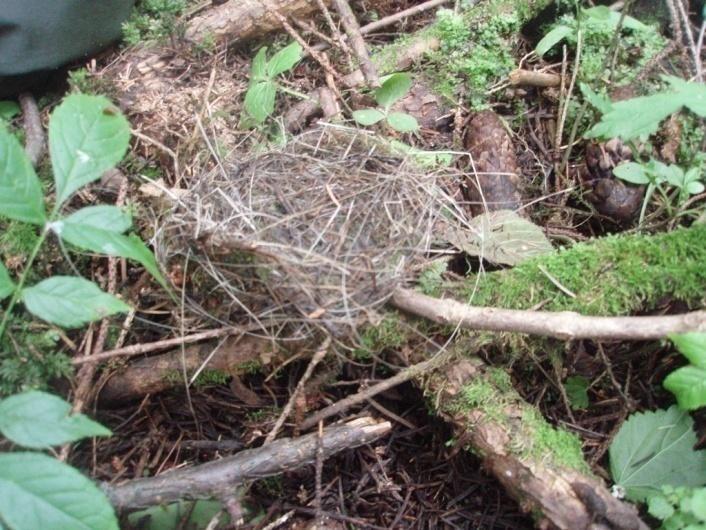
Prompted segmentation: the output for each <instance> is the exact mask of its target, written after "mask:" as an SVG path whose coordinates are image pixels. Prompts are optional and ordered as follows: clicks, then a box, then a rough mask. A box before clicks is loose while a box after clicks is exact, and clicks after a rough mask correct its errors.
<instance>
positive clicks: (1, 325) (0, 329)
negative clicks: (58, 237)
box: [0, 225, 49, 339]
mask: <svg viewBox="0 0 706 530" xmlns="http://www.w3.org/2000/svg"><path fill="white" fill-rule="evenodd" d="M48 233H49V228H48V225H45V226H44V227H43V228H42V233H41V234H40V236H39V239H38V240H37V243H36V244H35V245H34V248H33V249H32V253H31V254H30V255H29V259H28V260H27V263H26V265H25V268H24V270H23V271H22V274H21V275H20V279H19V281H18V282H17V286H16V287H15V291H14V292H13V293H12V298H11V299H10V303H9V304H7V308H6V309H5V313H4V314H3V316H2V322H0V339H2V337H3V335H4V334H5V330H6V329H7V324H8V322H9V321H10V315H11V314H12V310H13V309H14V308H15V304H17V302H18V301H19V299H20V295H21V294H22V288H23V287H24V285H25V282H26V281H27V276H29V271H30V270H31V269H32V264H33V263H34V260H35V259H36V258H37V254H38V253H39V249H40V248H41V247H42V245H43V244H44V241H45V240H46V239H47V234H48Z"/></svg>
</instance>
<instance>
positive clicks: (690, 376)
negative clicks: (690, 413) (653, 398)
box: [663, 333, 706, 410]
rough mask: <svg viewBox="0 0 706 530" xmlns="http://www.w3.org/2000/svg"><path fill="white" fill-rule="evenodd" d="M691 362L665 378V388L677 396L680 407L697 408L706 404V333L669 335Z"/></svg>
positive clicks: (685, 408) (686, 408)
mask: <svg viewBox="0 0 706 530" xmlns="http://www.w3.org/2000/svg"><path fill="white" fill-rule="evenodd" d="M669 338H670V339H671V340H672V342H673V343H674V345H675V346H676V347H677V350H679V352H681V354H682V355H684V357H686V358H687V359H689V362H690V363H691V364H690V365H688V366H684V367H682V368H678V369H677V370H675V371H673V372H672V373H671V374H669V375H668V376H667V377H666V378H665V379H664V383H663V384H664V388H666V389H667V390H669V391H670V392H671V393H672V394H674V395H675V396H676V398H677V403H678V404H679V407H681V408H682V409H684V410H696V409H698V408H701V407H705V406H706V333H684V334H681V335H670V337H669Z"/></svg>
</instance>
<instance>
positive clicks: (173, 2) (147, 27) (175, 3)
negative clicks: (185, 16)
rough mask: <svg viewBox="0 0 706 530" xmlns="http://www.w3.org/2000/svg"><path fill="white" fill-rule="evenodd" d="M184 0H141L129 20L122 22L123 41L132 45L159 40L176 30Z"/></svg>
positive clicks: (184, 5) (184, 3) (184, 4)
mask: <svg viewBox="0 0 706 530" xmlns="http://www.w3.org/2000/svg"><path fill="white" fill-rule="evenodd" d="M186 4H187V2H186V0H141V1H140V2H139V3H138V4H137V6H136V7H135V9H134V10H133V12H132V14H131V15H130V20H128V21H127V22H125V23H124V24H123V37H124V39H125V42H126V43H127V44H129V45H130V46H134V45H136V44H139V43H140V42H144V41H150V40H152V41H160V40H163V39H166V38H167V37H169V36H171V35H172V34H173V33H174V32H175V31H176V30H177V22H178V17H179V16H180V15H181V13H182V12H183V11H184V9H185V8H186Z"/></svg>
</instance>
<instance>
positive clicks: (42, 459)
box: [0, 453, 119, 530]
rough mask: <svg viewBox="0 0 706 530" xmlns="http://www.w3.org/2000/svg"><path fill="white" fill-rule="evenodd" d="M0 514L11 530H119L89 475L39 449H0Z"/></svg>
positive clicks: (101, 494)
mask: <svg viewBox="0 0 706 530" xmlns="http://www.w3.org/2000/svg"><path fill="white" fill-rule="evenodd" d="M0 519H2V520H3V522H4V523H5V524H7V525H8V526H9V527H10V528H11V529H12V530H39V529H47V530H48V529H51V530H119V528H118V521H117V519H116V517H115V513H114V512H113V508H112V507H111V505H110V503H109V502H108V499H107V498H106V496H105V494H104V493H103V492H101V491H100V490H99V489H98V488H97V487H96V485H95V484H94V483H93V482H92V481H90V480H89V479H88V478H86V477H84V476H83V475H82V474H81V473H79V472H78V471H77V470H76V469H74V468H72V467H71V466H68V465H66V464H64V463H62V462H59V461H58V460H56V459H54V458H51V457H49V456H47V455H44V454H41V453H3V454H0Z"/></svg>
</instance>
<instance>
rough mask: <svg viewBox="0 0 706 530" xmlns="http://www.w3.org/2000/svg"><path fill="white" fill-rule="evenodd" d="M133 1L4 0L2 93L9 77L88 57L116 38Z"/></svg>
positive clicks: (0, 39) (0, 46) (0, 58)
mask: <svg viewBox="0 0 706 530" xmlns="http://www.w3.org/2000/svg"><path fill="white" fill-rule="evenodd" d="M134 3H135V0H3V1H2V8H1V9H0V92H2V93H7V92H8V91H9V88H8V86H9V84H10V80H12V79H13V78H18V77H20V76H24V75H27V74H31V73H33V72H40V71H46V70H52V69H55V68H58V67H60V66H62V65H64V64H66V63H68V62H70V61H74V60H76V59H81V58H83V57H87V56H89V55H90V54H92V53H95V52H97V51H99V50H101V49H102V48H105V47H106V46H108V45H109V44H110V43H112V42H114V41H115V40H117V39H118V38H120V34H121V27H122V23H123V22H124V21H125V20H127V18H128V17H129V16H130V11H131V9H132V6H133V5H134Z"/></svg>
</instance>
